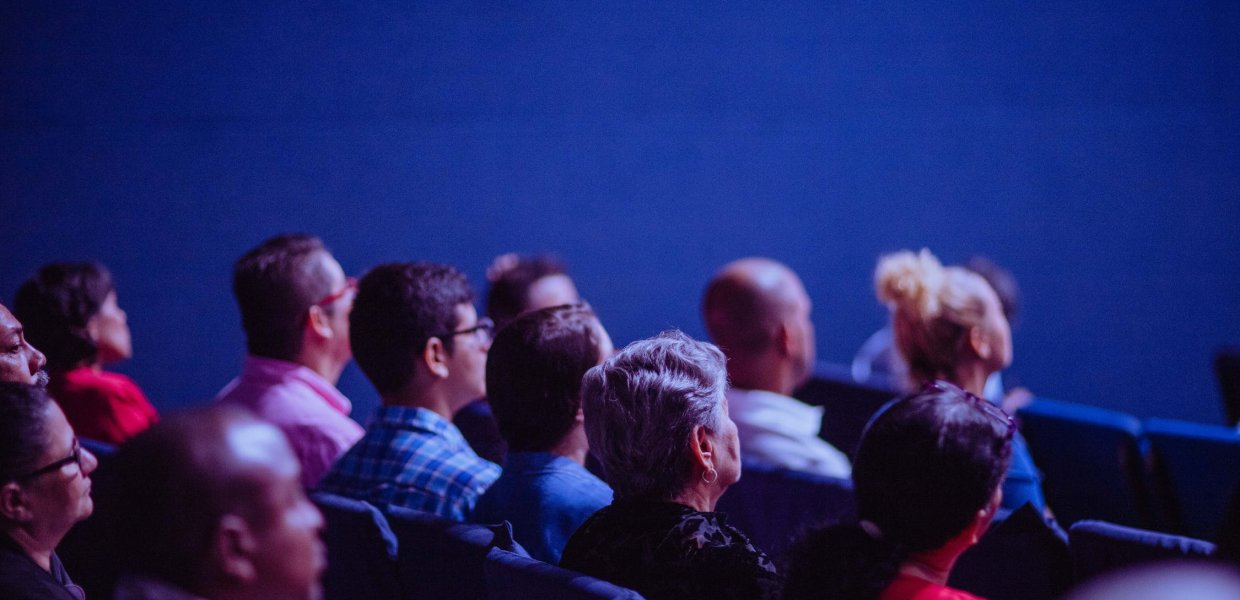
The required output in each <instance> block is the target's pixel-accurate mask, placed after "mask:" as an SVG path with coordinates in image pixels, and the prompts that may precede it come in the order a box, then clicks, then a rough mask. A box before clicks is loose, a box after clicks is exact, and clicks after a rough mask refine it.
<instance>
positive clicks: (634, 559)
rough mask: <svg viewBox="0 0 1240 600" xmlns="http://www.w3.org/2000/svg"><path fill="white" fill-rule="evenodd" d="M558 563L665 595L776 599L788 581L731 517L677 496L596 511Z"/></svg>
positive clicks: (655, 598) (656, 599) (649, 594)
mask: <svg viewBox="0 0 1240 600" xmlns="http://www.w3.org/2000/svg"><path fill="white" fill-rule="evenodd" d="M560 566H562V567H564V568H566V569H572V570H574V571H578V572H581V573H585V574H587V575H590V576H592V577H597V578H599V579H604V580H606V581H610V582H612V583H615V584H617V585H622V586H624V587H627V588H631V589H633V590H636V591H638V592H640V593H641V594H642V595H643V596H645V597H646V598H647V599H649V600H660V599H663V598H676V599H689V598H704V599H710V600H715V599H726V598H737V599H740V598H746V599H748V598H761V599H768V598H778V597H779V591H780V588H781V587H782V584H783V580H782V579H781V578H780V576H779V575H778V574H777V573H776V572H775V566H774V565H773V564H772V563H771V560H770V559H769V558H767V556H766V554H764V553H763V552H762V551H761V550H758V549H757V548H754V547H753V544H751V543H749V538H748V537H746V536H745V534H743V533H741V532H740V531H738V530H736V529H735V528H734V527H730V526H729V525H728V524H727V520H726V517H725V515H723V514H720V513H704V512H698V511H696V510H693V509H692V508H689V507H688V506H684V505H681V504H674V503H671V502H622V501H617V502H615V503H613V504H612V505H611V506H608V507H606V508H603V509H602V510H600V511H598V512H596V513H594V515H593V516H591V517H590V518H589V519H588V520H587V521H586V522H585V523H584V524H582V526H581V528H579V529H578V530H577V532H576V533H574V534H573V536H572V538H570V539H569V540H568V545H567V546H566V547H565V548H564V556H563V558H561V560H560Z"/></svg>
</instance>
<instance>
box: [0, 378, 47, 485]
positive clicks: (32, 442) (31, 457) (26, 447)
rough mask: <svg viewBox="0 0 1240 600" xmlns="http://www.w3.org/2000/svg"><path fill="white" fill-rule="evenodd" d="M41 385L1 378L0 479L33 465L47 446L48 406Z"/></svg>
mask: <svg viewBox="0 0 1240 600" xmlns="http://www.w3.org/2000/svg"><path fill="white" fill-rule="evenodd" d="M51 402H52V399H51V397H49V396H48V395H47V391H46V390H44V389H43V388H41V387H38V386H34V385H27V384H24V383H10V382H0V483H5V482H8V481H11V480H12V479H13V478H14V477H17V476H19V475H21V474H22V473H25V472H28V471H30V470H31V469H36V468H38V467H39V465H36V464H35V463H36V462H37V461H38V460H39V457H40V456H42V455H43V452H44V451H45V450H47V446H48V442H49V440H48V439H47V436H48V429H47V425H48V424H47V406H48V404H51Z"/></svg>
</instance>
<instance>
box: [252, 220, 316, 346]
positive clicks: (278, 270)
mask: <svg viewBox="0 0 1240 600" xmlns="http://www.w3.org/2000/svg"><path fill="white" fill-rule="evenodd" d="M320 252H321V253H324V254H327V255H329V256H330V255H331V252H330V251H329V250H328V249H327V247H326V246H324V245H323V242H322V241H321V240H319V238H317V237H314V236H311V235H306V234H285V235H278V236H275V237H273V238H270V239H268V240H266V241H264V242H263V243H261V244H259V245H258V246H257V247H255V248H253V249H251V250H250V251H249V252H246V253H245V254H244V255H242V257H241V258H240V259H238V260H237V264H236V265H234V266H233V294H234V295H235V296H236V297H237V306H238V308H240V309H241V327H242V329H244V330H245V338H246V348H247V350H248V351H249V353H250V354H253V355H255V356H265V357H268V358H277V359H281V360H292V359H293V358H294V357H295V356H297V353H298V352H299V351H300V350H301V332H302V326H303V325H304V324H305V318H306V311H307V310H309V308H310V307H311V306H313V305H314V303H315V302H316V301H317V300H318V299H319V298H322V297H324V296H326V295H328V294H330V293H331V292H332V290H331V285H332V282H331V276H330V275H329V274H328V273H327V272H326V271H325V270H324V269H321V268H319V267H318V264H317V263H315V262H313V261H312V259H313V258H314V256H315V255H316V254H318V253H320Z"/></svg>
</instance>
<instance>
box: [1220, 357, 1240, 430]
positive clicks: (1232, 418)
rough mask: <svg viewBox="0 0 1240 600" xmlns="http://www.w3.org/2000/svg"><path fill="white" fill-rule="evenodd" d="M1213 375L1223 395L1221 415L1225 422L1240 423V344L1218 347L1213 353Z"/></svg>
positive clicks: (1230, 423) (1233, 425) (1233, 424)
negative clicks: (1225, 419)
mask: <svg viewBox="0 0 1240 600" xmlns="http://www.w3.org/2000/svg"><path fill="white" fill-rule="evenodd" d="M1214 375H1215V376H1216V377H1217V378H1218V387H1219V391H1220V392H1221V393H1222V395H1223V415H1224V416H1225V417H1226V418H1227V424H1228V425H1231V426H1232V427H1235V426H1236V425H1237V424H1240V346H1227V347H1224V348H1219V350H1218V352H1215V353H1214Z"/></svg>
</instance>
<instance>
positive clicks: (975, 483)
mask: <svg viewBox="0 0 1240 600" xmlns="http://www.w3.org/2000/svg"><path fill="white" fill-rule="evenodd" d="M1014 434H1015V426H1014V425H1013V424H1012V420H1011V418H1010V417H1008V415H1007V414H1005V413H1004V412H1003V411H1002V410H1001V409H999V408H998V407H996V406H994V405H993V404H990V403H989V402H987V401H986V400H982V399H980V398H977V397H976V396H973V395H972V394H970V393H968V392H966V391H964V390H962V389H960V388H958V387H956V386H954V385H952V384H950V383H947V382H944V381H936V382H932V383H930V384H927V385H926V386H925V387H923V388H922V389H921V390H920V391H918V392H916V393H913V394H911V395H908V396H905V397H903V398H900V399H898V400H896V401H894V402H893V403H891V404H890V405H888V406H887V407H885V408H884V409H883V410H881V411H880V412H879V414H878V415H876V416H875V417H874V418H873V419H872V420H871V421H870V424H869V425H867V426H866V429H865V432H864V433H862V435H861V442H860V445H859V446H858V448H857V459H856V460H855V461H854V462H853V471H852V478H853V488H854V492H855V496H856V502H857V517H858V519H859V520H860V524H858V525H839V526H834V527H828V528H826V529H821V530H817V531H814V532H811V533H810V534H809V535H808V536H807V537H806V538H805V539H804V540H803V541H802V542H801V543H799V544H798V545H797V547H796V548H795V549H794V551H793V558H792V561H791V564H790V568H789V573H788V585H787V587H786V588H785V597H787V598H790V599H798V598H858V599H864V598H876V597H877V596H878V594H880V593H881V592H882V590H883V589H885V588H886V587H887V585H888V584H890V582H891V580H892V578H893V577H895V574H896V572H897V571H898V569H899V566H900V564H901V563H903V562H904V560H905V559H906V558H907V557H908V556H909V555H911V554H916V553H918V552H922V551H925V550H931V549H934V548H939V547H942V546H943V545H944V544H946V543H947V542H948V541H949V540H951V539H952V538H953V537H954V536H956V535H959V534H960V532H962V531H964V530H965V528H966V527H968V526H969V524H970V523H972V522H973V519H974V518H975V517H976V515H977V511H979V510H981V509H982V508H984V507H985V506H986V505H987V504H988V503H989V502H990V501H991V499H992V498H993V497H994V493H995V490H996V489H998V488H999V485H1000V484H1001V483H1002V482H1003V477H1004V474H1005V473H1007V468H1008V462H1009V461H1010V460H1011V455H1012V437H1013V435H1014Z"/></svg>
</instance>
